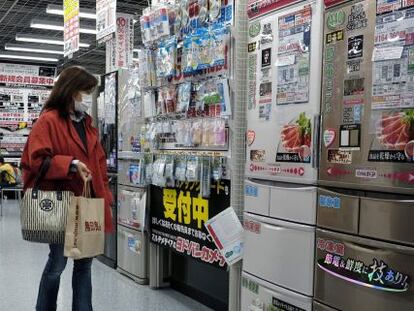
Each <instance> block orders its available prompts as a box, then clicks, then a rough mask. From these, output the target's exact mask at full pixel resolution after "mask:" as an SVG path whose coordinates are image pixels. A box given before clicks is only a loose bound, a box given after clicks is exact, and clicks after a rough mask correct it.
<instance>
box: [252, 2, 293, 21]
mask: <svg viewBox="0 0 414 311" xmlns="http://www.w3.org/2000/svg"><path fill="white" fill-rule="evenodd" d="M295 2H300V0H249V2H248V5H247V15H248V16H249V18H255V17H258V16H262V15H264V14H266V13H269V12H271V11H274V10H276V9H280V8H282V7H285V6H288V5H291V4H292V3H295Z"/></svg>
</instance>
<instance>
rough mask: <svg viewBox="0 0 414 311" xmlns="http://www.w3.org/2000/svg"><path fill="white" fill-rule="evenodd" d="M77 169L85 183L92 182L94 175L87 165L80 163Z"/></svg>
mask: <svg viewBox="0 0 414 311" xmlns="http://www.w3.org/2000/svg"><path fill="white" fill-rule="evenodd" d="M76 169H77V170H78V174H79V176H80V177H81V178H82V180H83V182H85V183H86V182H89V181H91V180H92V173H91V171H90V170H89V169H88V167H87V166H86V164H85V163H82V162H78V164H76Z"/></svg>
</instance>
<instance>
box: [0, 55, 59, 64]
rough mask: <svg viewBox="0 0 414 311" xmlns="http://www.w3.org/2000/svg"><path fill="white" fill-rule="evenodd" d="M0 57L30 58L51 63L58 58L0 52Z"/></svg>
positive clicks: (55, 61)
mask: <svg viewBox="0 0 414 311" xmlns="http://www.w3.org/2000/svg"><path fill="white" fill-rule="evenodd" d="M0 58H4V59H18V60H30V61H40V62H52V63H57V62H58V61H59V59H58V58H54V57H42V56H34V55H22V54H12V53H0Z"/></svg>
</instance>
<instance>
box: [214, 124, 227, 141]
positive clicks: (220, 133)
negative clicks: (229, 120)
mask: <svg viewBox="0 0 414 311" xmlns="http://www.w3.org/2000/svg"><path fill="white" fill-rule="evenodd" d="M226 136H227V135H226V121H225V120H223V119H215V120H214V146H216V147H223V146H225V145H226Z"/></svg>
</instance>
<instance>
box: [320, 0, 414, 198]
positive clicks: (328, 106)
mask: <svg viewBox="0 0 414 311" xmlns="http://www.w3.org/2000/svg"><path fill="white" fill-rule="evenodd" d="M391 2H392V3H391ZM410 5H411V3H409V1H373V0H364V1H361V0H354V1H347V2H346V3H344V4H341V5H338V6H334V7H332V8H329V9H327V10H326V13H325V26H324V41H325V48H324V60H323V68H324V72H323V82H322V133H321V138H322V139H321V140H322V149H321V164H320V171H319V178H320V184H322V185H325V186H334V187H346V188H356V187H358V188H361V189H366V190H373V191H378V190H379V191H386V192H393V193H395V192H398V193H407V194H409V193H412V192H413V189H414V165H413V160H414V156H413V151H414V131H413V128H414V117H413V116H414V109H413V108H414V101H413V100H412V99H413V96H414V88H412V85H413V82H414V71H413V69H412V68H413V61H412V57H413V55H414V54H413V53H414V52H413V47H412V44H413V38H412V33H413V30H412V25H413V24H414V14H413V9H412V8H408V6H410ZM394 9H395V10H396V11H394V12H392V10H394Z"/></svg>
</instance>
